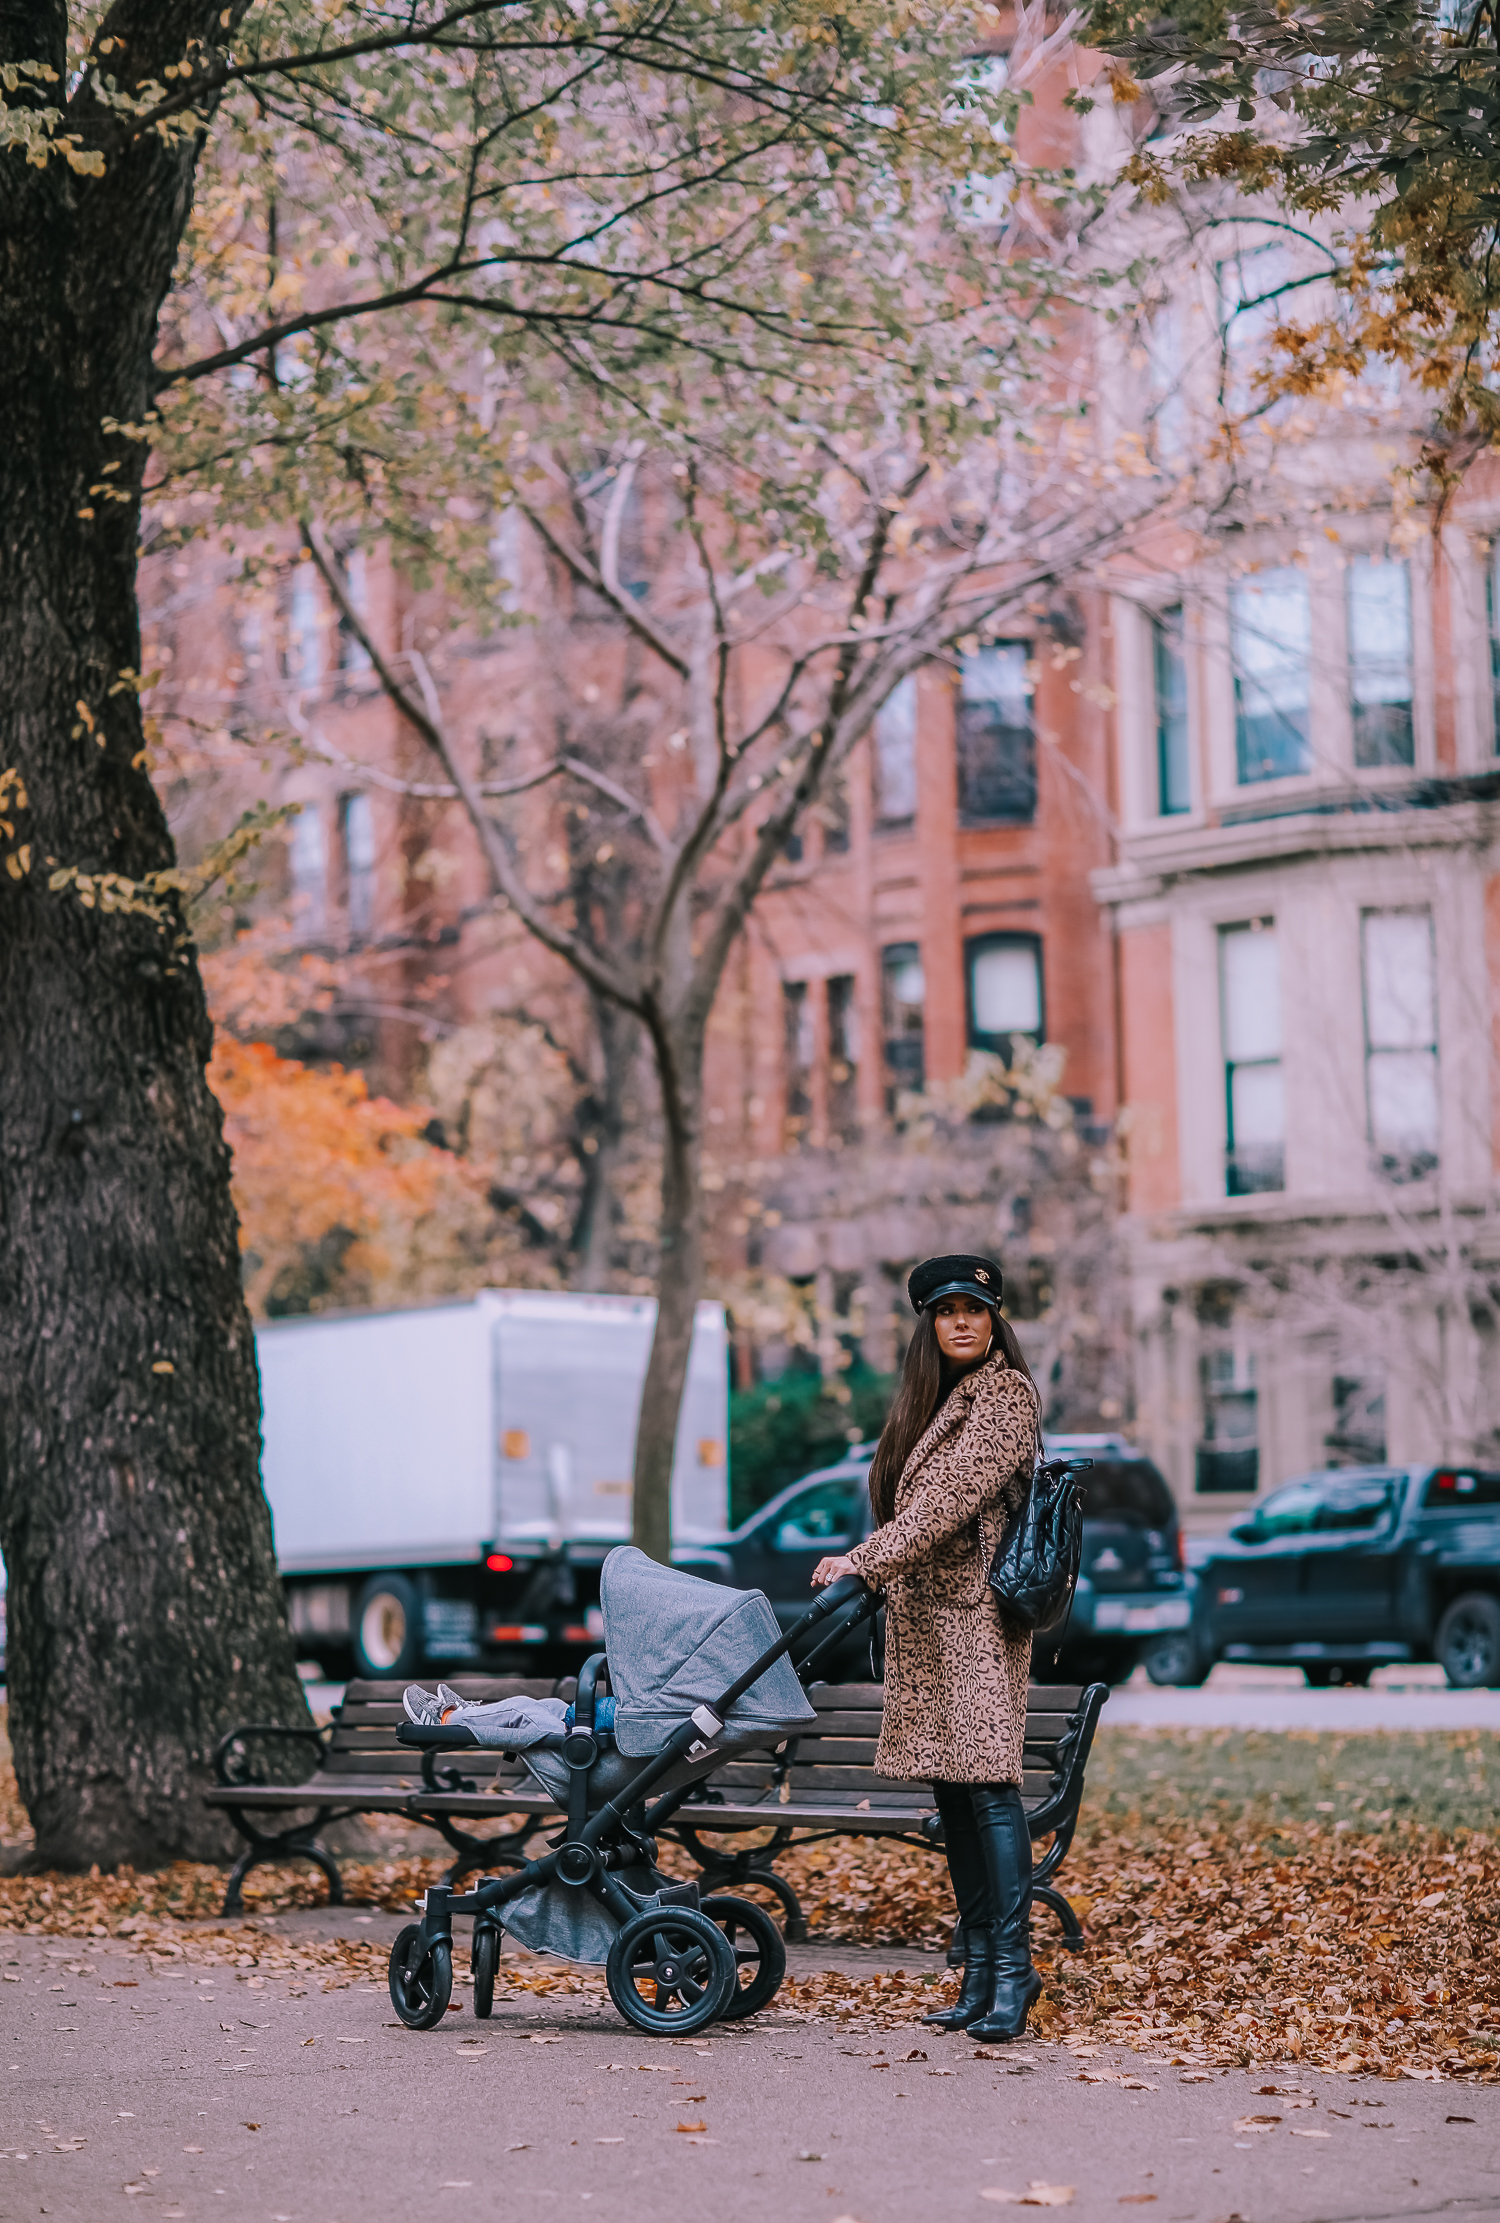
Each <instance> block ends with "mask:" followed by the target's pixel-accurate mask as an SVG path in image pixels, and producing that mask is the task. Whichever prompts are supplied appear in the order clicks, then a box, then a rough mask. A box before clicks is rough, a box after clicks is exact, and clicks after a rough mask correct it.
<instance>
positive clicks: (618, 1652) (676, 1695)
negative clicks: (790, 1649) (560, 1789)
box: [599, 1544, 817, 1760]
mask: <svg viewBox="0 0 1500 2223" xmlns="http://www.w3.org/2000/svg"><path fill="white" fill-rule="evenodd" d="M599 1601H600V1604H601V1605H602V1607H603V1609H604V1642H605V1646H606V1649H607V1651H608V1655H609V1681H610V1688H611V1689H612V1690H613V1692H614V1694H615V1742H616V1744H617V1745H618V1747H619V1749H620V1751H621V1752H623V1753H624V1754H625V1755H626V1757H627V1758H628V1759H632V1760H640V1759H645V1758H647V1757H648V1756H649V1755H650V1754H651V1753H653V1752H658V1751H659V1750H660V1749H661V1746H662V1744H663V1743H664V1742H665V1740H666V1739H667V1738H668V1737H669V1736H670V1735H671V1733H672V1731H673V1730H674V1729H676V1728H679V1727H680V1726H681V1724H682V1723H683V1722H684V1721H686V1720H687V1719H688V1718H689V1716H690V1715H691V1714H692V1711H693V1708H694V1707H695V1706H704V1705H712V1704H713V1702H714V1700H715V1699H716V1698H717V1697H718V1696H719V1694H720V1692H721V1691H724V1690H726V1689H727V1688H728V1686H729V1685H730V1684H731V1683H732V1682H733V1681H734V1680H735V1678H736V1677H737V1676H739V1675H741V1674H743V1673H744V1671H745V1669H746V1668H747V1667H749V1666H750V1665H751V1663H752V1662H753V1661H755V1660H757V1659H758V1658H759V1657H760V1655H761V1653H762V1652H766V1651H769V1650H770V1649H771V1647H772V1645H774V1644H775V1642H776V1640H777V1638H778V1637H779V1636H780V1634H781V1630H780V1627H779V1625H778V1623H777V1620H776V1616H775V1614H774V1613H773V1612H772V1611H771V1607H770V1603H769V1601H768V1600H767V1599H766V1598H765V1597H764V1596H763V1595H762V1593H761V1592H760V1591H759V1590H728V1589H726V1588H725V1587H724V1585H723V1584H722V1583H717V1582H705V1581H704V1580H703V1579H702V1577H701V1576H699V1575H689V1574H685V1573H684V1572H683V1571H682V1570H681V1568H678V1567H662V1566H658V1564H657V1562H656V1561H655V1560H654V1559H648V1558H647V1557H646V1554H645V1553H644V1552H643V1551H637V1550H636V1548H635V1546H634V1545H633V1544H621V1545H620V1546H619V1548H618V1549H617V1550H615V1551H612V1552H611V1553H610V1555H609V1557H608V1558H607V1559H606V1560H605V1562H604V1567H603V1571H602V1573H601V1575H600V1580H599ZM816 1719H817V1715H816V1713H815V1711H814V1709H813V1708H812V1707H811V1706H810V1705H809V1704H808V1700H807V1693H806V1691H805V1690H804V1689H803V1688H802V1685H801V1683H800V1682H799V1681H798V1679H797V1670H796V1669H795V1668H794V1667H793V1666H792V1663H791V1661H790V1660H789V1659H787V1658H786V1657H785V1655H783V1656H782V1657H781V1658H780V1659H779V1660H777V1661H776V1662H775V1663H774V1665H772V1666H771V1667H768V1668H767V1670H766V1672H765V1674H764V1675H762V1676H761V1678H760V1680H759V1682H757V1683H752V1684H751V1686H750V1688H749V1690H748V1691H746V1693H745V1695H744V1697H743V1698H741V1699H739V1700H737V1701H736V1703H735V1705H734V1706H733V1707H732V1708H731V1710H730V1715H729V1719H728V1721H727V1722H726V1723H725V1725H724V1734H723V1736H722V1737H719V1738H717V1739H716V1740H715V1743H716V1744H717V1747H718V1749H719V1751H721V1752H722V1751H724V1750H725V1748H726V1747H728V1746H731V1745H746V1744H776V1743H779V1741H780V1740H781V1738H783V1737H787V1736H791V1735H792V1734H793V1733H794V1732H795V1731H796V1730H798V1729H803V1728H805V1727H806V1726H807V1724H808V1722H810V1721H815V1720H816Z"/></svg>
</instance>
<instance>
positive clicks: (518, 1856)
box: [412, 1813, 542, 1891]
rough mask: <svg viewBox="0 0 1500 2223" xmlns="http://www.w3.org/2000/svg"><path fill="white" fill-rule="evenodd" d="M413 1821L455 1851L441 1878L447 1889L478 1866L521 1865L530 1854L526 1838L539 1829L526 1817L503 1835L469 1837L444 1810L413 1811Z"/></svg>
mask: <svg viewBox="0 0 1500 2223" xmlns="http://www.w3.org/2000/svg"><path fill="white" fill-rule="evenodd" d="M412 1819H413V1820H414V1821H419V1822H421V1823H422V1824H423V1825H424V1826H425V1827H426V1828H428V1829H435V1830H436V1831H437V1832H438V1834H439V1836H441V1837H442V1838H444V1839H445V1840H446V1842H447V1843H448V1844H450V1845H451V1846H452V1847H453V1850H454V1851H455V1852H456V1853H457V1854H458V1858H457V1860H455V1861H454V1863H453V1865H452V1867H451V1868H450V1869H449V1870H448V1873H447V1874H446V1875H445V1876H444V1878H443V1881H444V1883H445V1884H447V1885H448V1887H449V1889H450V1890H455V1891H456V1890H457V1888H458V1886H459V1884H460V1883H462V1881H463V1879H464V1877H465V1876H468V1875H472V1874H473V1873H474V1871H475V1870H476V1869H479V1868H524V1867H525V1866H526V1863H527V1862H528V1861H529V1860H530V1858H531V1855H530V1853H529V1852H528V1851H527V1850H526V1840H527V1839H528V1838H529V1837H534V1836H535V1835H536V1833H537V1831H538V1829H540V1827H541V1826H542V1825H541V1822H540V1821H539V1820H532V1819H531V1818H529V1817H528V1819H527V1820H526V1821H525V1822H524V1823H523V1824H522V1826H521V1827H520V1828H519V1829H515V1830H511V1831H510V1832H509V1833H508V1834H507V1835H506V1836H504V1837H472V1836H470V1834H469V1832H468V1831H467V1830H466V1829H458V1828H456V1827H455V1826H454V1824H453V1822H452V1821H451V1820H450V1819H449V1817H448V1816H447V1815H446V1814H422V1813H416V1814H413V1816H412Z"/></svg>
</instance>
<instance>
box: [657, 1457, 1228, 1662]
mask: <svg viewBox="0 0 1500 2223" xmlns="http://www.w3.org/2000/svg"><path fill="white" fill-rule="evenodd" d="M1046 1449H1047V1452H1048V1455H1049V1456H1052V1457H1074V1458H1086V1459H1089V1460H1091V1461H1092V1462H1093V1463H1092V1465H1091V1466H1090V1467H1089V1469H1088V1471H1087V1472H1086V1473H1085V1474H1084V1475H1083V1476H1082V1478H1081V1479H1082V1481H1083V1484H1084V1493H1085V1494H1084V1523H1083V1560H1082V1573H1081V1575H1080V1578H1079V1583H1078V1590H1077V1593H1076V1595H1075V1597H1074V1601H1073V1611H1072V1615H1071V1618H1070V1620H1069V1623H1068V1626H1067V1630H1066V1633H1065V1635H1064V1637H1063V1640H1062V1643H1061V1646H1060V1647H1057V1646H1056V1645H1055V1643H1054V1642H1052V1641H1051V1640H1043V1642H1042V1643H1041V1644H1040V1645H1039V1646H1038V1648H1037V1663H1038V1668H1039V1670H1040V1669H1045V1672H1046V1673H1047V1674H1049V1675H1051V1674H1056V1675H1057V1676H1058V1678H1059V1679H1061V1680H1064V1681H1071V1680H1077V1681H1094V1680H1099V1681H1110V1682H1119V1681H1123V1679H1124V1678H1125V1677H1126V1676H1127V1675H1129V1674H1130V1672H1131V1671H1132V1669H1133V1668H1134V1667H1135V1666H1136V1664H1137V1662H1138V1661H1139V1660H1140V1659H1141V1658H1142V1657H1143V1656H1144V1657H1145V1659H1146V1667H1147V1672H1148V1673H1150V1674H1153V1675H1154V1676H1155V1677H1156V1679H1157V1680H1159V1681H1176V1680H1178V1679H1191V1676H1192V1669H1193V1661H1194V1655H1193V1653H1192V1650H1191V1645H1190V1643H1189V1641H1188V1640H1189V1637H1190V1622H1191V1618H1192V1609H1191V1604H1190V1600H1189V1596H1188V1589H1187V1583H1186V1579H1185V1577H1184V1574H1183V1570H1182V1565H1181V1539H1180V1534H1179V1530H1178V1525H1177V1513H1176V1508H1175V1507H1174V1505H1173V1503H1172V1493H1171V1491H1170V1490H1169V1489H1168V1487H1167V1485H1166V1482H1165V1481H1164V1480H1163V1478H1162V1476H1161V1474H1160V1473H1159V1471H1158V1470H1157V1468H1156V1467H1154V1466H1153V1465H1152V1463H1151V1461H1150V1460H1149V1459H1147V1458H1145V1457H1143V1456H1142V1454H1141V1453H1140V1452H1139V1451H1137V1450H1136V1449H1135V1448H1134V1447H1133V1446H1132V1445H1130V1444H1129V1443H1127V1442H1126V1440H1125V1439H1124V1437H1123V1436H1058V1437H1049V1438H1048V1439H1047V1444H1046ZM874 1452H875V1446H874V1445H873V1444H859V1445H856V1446H855V1448H854V1449H853V1450H851V1451H850V1453H849V1455H848V1457H847V1458H846V1459H841V1460H840V1461H839V1462H838V1463H837V1465H835V1466H830V1467H820V1468H819V1469H818V1470H817V1471H816V1473H813V1474H809V1475H804V1477H803V1479H802V1480H801V1481H800V1482H794V1483H792V1484H791V1485H790V1487H789V1488H787V1489H785V1490H782V1491H781V1492H779V1494H778V1495H777V1496H776V1497H774V1498H772V1499H771V1501H770V1503H769V1504H768V1505H763V1506H762V1507H761V1509H760V1511H759V1512H758V1513H755V1514H753V1515H752V1516H751V1518H750V1519H749V1520H748V1521H746V1522H744V1523H743V1524H742V1526H741V1527H739V1528H737V1529H736V1530H735V1531H734V1532H733V1534H732V1535H731V1536H729V1537H728V1538H726V1540H725V1543H724V1546H723V1553H724V1558H725V1561H726V1566H725V1572H724V1579H725V1580H726V1581H728V1582H733V1583H734V1584H736V1585H737V1586H738V1587H740V1588H742V1589H746V1590H763V1591H764V1592H765V1594H766V1596H767V1597H768V1598H769V1599H770V1601H771V1604H772V1606H773V1608H774V1609H775V1612H776V1617H777V1619H778V1620H779V1621H780V1622H781V1623H782V1625H783V1627H789V1626H790V1625H791V1623H792V1622H793V1621H794V1620H795V1619H796V1618H797V1616H798V1615H799V1614H800V1613H804V1612H805V1611H806V1610H807V1600H808V1596H809V1586H810V1584H811V1581H812V1572H813V1569H814V1567H816V1565H817V1564H818V1561H819V1560H820V1559H822V1558H824V1557H825V1556H827V1555H828V1554H830V1553H834V1552H846V1551H853V1549H854V1548H855V1546H856V1545H857V1544H861V1543H863V1542H864V1539H865V1538H866V1536H868V1535H869V1533H870V1525H871V1522H870V1494H869V1473H870V1460H871V1459H872V1458H873V1456H874ZM704 1556H706V1555H704ZM696 1571H697V1572H699V1573H707V1572H709V1569H708V1568H707V1567H706V1566H705V1565H701V1564H697V1565H696ZM1054 1651H1055V1653H1056V1663H1055V1665H1054V1664H1052V1662H1053V1654H1054ZM838 1666H839V1670H840V1672H841V1673H854V1674H858V1673H860V1672H861V1671H863V1672H865V1673H868V1671H869V1670H868V1667H865V1668H864V1669H863V1670H861V1669H860V1666H859V1664H858V1662H855V1661H853V1660H852V1659H851V1660H844V1659H842V1658H841V1659H840V1661H839V1662H838ZM1200 1679H1201V1678H1200Z"/></svg>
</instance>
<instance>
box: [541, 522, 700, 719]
mask: <svg viewBox="0 0 1500 2223" xmlns="http://www.w3.org/2000/svg"><path fill="white" fill-rule="evenodd" d="M517 507H518V508H519V509H520V510H521V512H522V514H523V515H524V516H525V517H526V518H527V519H528V520H529V522H530V524H531V526H532V528H533V530H534V531H535V532H536V533H537V534H538V535H539V536H540V538H541V539H542V540H543V541H545V543H546V545H547V546H548V547H549V548H550V549H551V551H552V553H553V555H554V556H556V558H557V560H558V562H559V563H560V564H562V565H563V566H564V567H565V568H566V570H567V571H569V572H570V573H571V575H572V576H573V578H575V579H576V580H577V581H578V584H579V585H580V586H583V587H589V588H591V589H592V591H593V592H594V593H595V594H598V595H602V596H603V598H604V600H605V601H606V602H608V603H609V604H610V606H611V608H612V609H614V610H615V611H616V612H617V613H618V615H619V616H620V617H622V618H623V619H624V620H625V623H626V624H627V625H628V626H629V627H630V630H631V632H632V633H634V634H636V635H637V636H638V637H639V638H640V639H641V640H643V641H644V642H645V644H646V646H647V647H648V648H649V649H651V650H652V651H653V653H654V654H656V655H657V656H659V657H660V658H661V660H662V662H663V663H664V664H666V665H668V666H669V667H670V668H671V670H673V671H674V672H676V673H677V674H678V676H679V678H682V679H686V678H687V676H688V671H689V669H690V667H689V665H688V662H687V659H686V657H684V656H683V655H681V654H680V653H679V651H678V650H677V649H675V648H674V647H673V645H672V643H671V642H670V641H669V640H668V639H667V637H666V635H665V634H664V633H661V632H658V630H657V628H656V627H655V626H654V625H653V624H652V622H651V620H650V619H649V618H648V617H647V616H646V614H645V612H644V611H643V610H642V609H641V607H640V605H639V604H638V603H637V601H636V600H635V598H634V596H633V595H629V594H621V593H620V592H619V591H618V589H616V590H615V591H614V592H611V590H610V588H609V586H608V584H607V583H606V581H605V580H604V578H603V576H602V575H601V573H600V572H599V571H597V570H596V569H595V567H594V565H593V564H591V563H590V562H589V560H588V558H587V557H586V556H581V555H579V554H578V553H577V551H576V550H575V549H572V548H570V547H569V546H568V544H567V542H566V541H565V540H564V539H563V538H562V536H561V535H560V534H558V533H555V532H554V531H553V530H552V527H551V526H550V525H549V524H548V523H547V520H546V518H545V517H544V516H543V515H542V512H541V511H540V510H538V509H533V508H532V506H531V504H530V503H529V502H518V503H517Z"/></svg>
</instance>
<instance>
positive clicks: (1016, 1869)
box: [967, 1783, 1042, 2044]
mask: <svg viewBox="0 0 1500 2223" xmlns="http://www.w3.org/2000/svg"><path fill="white" fill-rule="evenodd" d="M969 1803H970V1806H971V1808H972V1810H973V1814H974V1822H975V1827H976V1828H977V1830H978V1832H979V1844H980V1849H981V1851H982V1852H983V1854H984V1863H985V1872H986V1876H987V1878H988V1882H989V1891H990V1899H991V1902H992V1904H993V1906H994V1908H995V1933H994V1948H993V1949H994V1970H993V1974H992V1975H991V1978H990V1996H989V1999H988V2000H987V2001H986V2010H985V2011H982V2012H981V2013H980V2015H979V2017H978V2019H977V2020H976V2021H974V2022H971V2023H969V2024H968V2026H967V2027H968V2033H969V2036H970V2037H971V2038H978V2039H979V2040H980V2041H981V2042H982V2043H986V2044H989V2043H993V2042H994V2041H995V2040H996V2039H1005V2038H1019V2037H1020V2036H1021V2035H1022V2033H1023V2032H1024V2030H1025V2028H1026V2016H1027V2012H1028V2010H1029V2009H1030V2007H1031V2004H1032V2001H1033V2000H1034V1999H1035V1998H1036V1997H1037V1995H1038V1994H1039V1992H1040V1991H1041V1988H1042V1979H1041V1977H1040V1976H1038V1974H1037V1972H1036V1970H1035V1969H1034V1968H1033V1967H1032V1965H1031V1832H1030V1830H1029V1829H1028V1828H1027V1827H1026V1809H1025V1807H1024V1806H1023V1805H1022V1804H1021V1794H1020V1792H1019V1791H1018V1790H1017V1788H1016V1786H1015V1784H1014V1783H992V1784H991V1783H986V1784H978V1783H976V1784H973V1785H971V1786H970V1790H969Z"/></svg>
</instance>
